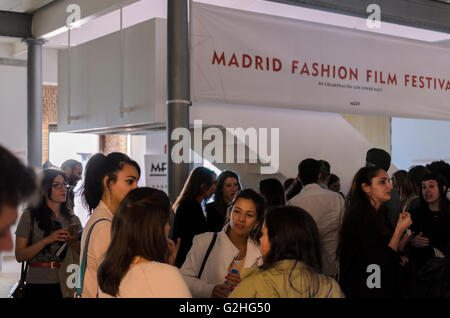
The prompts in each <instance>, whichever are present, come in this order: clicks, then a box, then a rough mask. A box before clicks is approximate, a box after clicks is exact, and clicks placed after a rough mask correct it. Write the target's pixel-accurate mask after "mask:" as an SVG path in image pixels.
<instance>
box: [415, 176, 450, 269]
mask: <svg viewBox="0 0 450 318" xmlns="http://www.w3.org/2000/svg"><path fill="white" fill-rule="evenodd" d="M446 193H447V181H446V180H445V177H443V176H442V175H441V174H440V173H439V172H436V171H435V172H430V173H428V174H426V175H425V176H423V178H422V190H421V192H420V206H419V207H418V208H416V209H414V210H412V211H411V217H412V220H413V225H412V226H411V228H410V229H411V230H412V231H413V233H414V235H415V236H414V238H413V239H412V240H411V245H412V249H411V250H410V256H411V257H412V258H413V259H414V260H415V261H417V262H418V264H419V266H421V265H424V264H425V262H426V261H427V260H429V259H430V258H432V257H433V256H435V255H436V254H439V252H441V253H443V254H444V255H446V256H450V201H449V200H448V199H447V197H446ZM435 249H437V250H438V251H439V252H437V251H435Z"/></svg>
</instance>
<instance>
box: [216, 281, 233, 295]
mask: <svg viewBox="0 0 450 318" xmlns="http://www.w3.org/2000/svg"><path fill="white" fill-rule="evenodd" d="M232 290H233V288H232V287H231V286H228V285H227V284H221V285H216V286H214V289H213V291H212V293H211V298H227V297H228V295H229V294H230V293H231V291H232Z"/></svg>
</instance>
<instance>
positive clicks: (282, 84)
mask: <svg viewBox="0 0 450 318" xmlns="http://www.w3.org/2000/svg"><path fill="white" fill-rule="evenodd" d="M381 27H382V26H381ZM191 77H192V78H191V83H192V84H191V88H192V91H191V98H192V100H193V101H194V102H219V103H227V104H245V105H258V106H270V107H282V108H297V109H304V110H312V111H326V112H338V113H354V114H365V115H378V116H392V117H394V116H395V117H413V118H430V119H445V120H450V49H447V48H442V47H440V46H438V45H435V44H430V43H425V42H420V41H415V40H407V39H403V38H396V37H392V36H384V35H379V34H374V33H370V32H363V31H357V30H349V29H345V28H341V27H333V26H327V25H323V24H317V23H311V22H305V21H299V20H293V19H287V18H280V17H275V16H269V15H264V14H257V13H251V12H246V11H240V10H235V9H228V8H222V7H215V6H210V5H205V4H200V3H193V7H192V25H191Z"/></svg>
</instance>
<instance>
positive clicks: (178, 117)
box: [167, 0, 190, 202]
mask: <svg viewBox="0 0 450 318" xmlns="http://www.w3.org/2000/svg"><path fill="white" fill-rule="evenodd" d="M189 99H190V96H189V34H188V1H187V0H168V1H167V139H168V141H167V145H168V153H167V161H168V183H169V184H168V188H169V189H168V190H169V198H170V200H171V201H172V202H175V200H176V198H177V196H178V195H179V194H180V192H181V190H182V189H183V185H184V182H185V181H186V179H187V177H188V176H189V168H190V164H189V163H180V164H176V163H174V162H173V161H172V159H171V153H172V148H173V146H174V145H175V143H176V142H177V141H172V140H171V135H172V131H173V130H174V129H175V128H178V127H184V128H187V129H189V105H190V101H189Z"/></svg>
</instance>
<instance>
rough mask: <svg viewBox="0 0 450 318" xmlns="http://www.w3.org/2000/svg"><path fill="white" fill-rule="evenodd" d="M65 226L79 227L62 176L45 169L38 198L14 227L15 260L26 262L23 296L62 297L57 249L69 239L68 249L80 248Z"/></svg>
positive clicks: (59, 171)
mask: <svg viewBox="0 0 450 318" xmlns="http://www.w3.org/2000/svg"><path fill="white" fill-rule="evenodd" d="M32 225H33V227H32V228H31V226H32ZM69 226H72V228H74V231H73V232H78V231H79V230H81V223H80V220H79V219H78V217H77V216H75V215H74V214H73V211H72V210H70V209H69V207H68V205H67V178H66V175H65V173H64V172H62V171H61V170H59V169H52V168H50V169H45V170H44V171H42V179H41V198H40V201H39V203H38V204H37V205H35V206H31V207H29V208H27V209H26V210H25V211H24V212H23V214H22V216H21V218H20V221H19V225H18V226H17V230H16V235H17V237H16V259H17V261H18V262H24V261H29V270H28V273H27V278H26V282H27V285H26V288H25V297H26V298H47V299H50V298H62V293H61V287H60V282H59V269H60V267H61V264H62V262H63V260H64V256H65V254H64V253H63V254H60V255H57V251H58V250H59V249H60V248H61V247H62V245H63V244H64V242H66V241H69V240H70V244H71V245H72V248H74V249H75V250H77V251H78V252H79V250H80V241H79V239H78V236H77V233H70V232H69V230H68V229H69ZM31 232H32V237H31V241H29V237H30V233H31ZM63 283H65V282H63Z"/></svg>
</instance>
